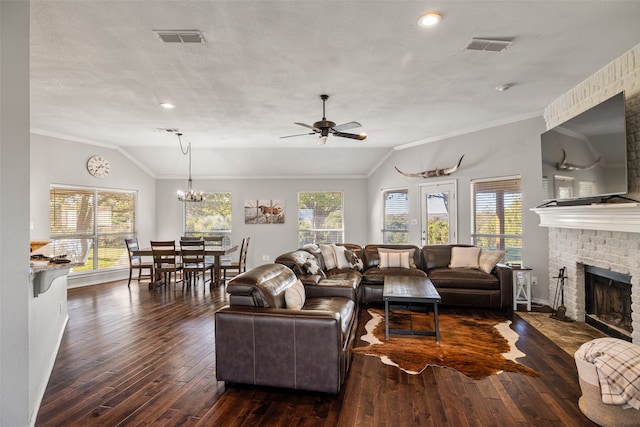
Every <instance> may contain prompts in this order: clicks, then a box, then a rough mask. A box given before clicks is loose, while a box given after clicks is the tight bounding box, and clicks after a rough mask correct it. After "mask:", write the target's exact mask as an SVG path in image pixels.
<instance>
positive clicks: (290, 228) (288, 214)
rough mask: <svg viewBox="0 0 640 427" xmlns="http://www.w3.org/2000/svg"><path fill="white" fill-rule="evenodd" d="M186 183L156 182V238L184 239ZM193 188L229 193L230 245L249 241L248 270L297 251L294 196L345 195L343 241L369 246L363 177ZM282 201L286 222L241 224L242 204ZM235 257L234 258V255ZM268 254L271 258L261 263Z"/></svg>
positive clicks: (201, 183)
mask: <svg viewBox="0 0 640 427" xmlns="http://www.w3.org/2000/svg"><path fill="white" fill-rule="evenodd" d="M186 185H187V182H186V179H185V180H168V179H167V180H164V179H161V180H157V183H156V194H157V207H156V212H157V218H156V221H157V229H156V231H157V233H156V237H157V238H158V239H175V240H177V239H179V238H180V236H181V235H182V231H183V230H182V226H183V204H182V203H180V202H178V200H177V198H176V193H177V191H178V190H184V189H185V188H186ZM193 188H194V190H195V191H203V192H230V193H231V203H232V212H233V224H232V230H233V231H232V241H233V243H235V244H238V245H239V244H240V243H241V242H242V239H243V238H244V237H247V236H249V237H251V243H250V245H249V253H248V255H247V267H248V268H251V267H255V266H257V265H260V264H265V263H269V262H273V260H274V258H275V257H277V256H278V255H280V254H282V253H284V252H288V251H292V250H294V249H296V248H297V247H298V240H297V238H298V237H297V236H298V192H302V191H343V192H344V200H345V202H344V226H345V241H346V242H350V243H356V244H365V243H367V223H368V217H369V209H368V204H367V180H366V179H265V180H260V179H224V180H222V179H221V180H214V179H206V180H201V179H197V178H194V181H193ZM257 199H267V200H268V199H279V200H284V201H285V203H286V205H285V222H284V224H245V223H244V202H245V200H257ZM233 256H234V258H235V255H233ZM263 256H268V257H269V260H263V259H262V257H263Z"/></svg>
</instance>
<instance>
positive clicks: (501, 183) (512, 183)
mask: <svg viewBox="0 0 640 427" xmlns="http://www.w3.org/2000/svg"><path fill="white" fill-rule="evenodd" d="M471 206H472V209H471V239H472V243H473V244H474V245H477V246H480V247H482V248H484V249H501V250H504V251H506V255H505V260H506V261H515V262H522V192H521V190H520V177H514V178H506V179H494V180H476V181H472V182H471Z"/></svg>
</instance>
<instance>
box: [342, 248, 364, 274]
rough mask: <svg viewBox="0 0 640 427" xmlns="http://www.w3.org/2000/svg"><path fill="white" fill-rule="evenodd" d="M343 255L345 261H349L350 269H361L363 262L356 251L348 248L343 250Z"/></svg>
mask: <svg viewBox="0 0 640 427" xmlns="http://www.w3.org/2000/svg"><path fill="white" fill-rule="evenodd" d="M344 256H345V257H347V261H349V265H350V266H351V268H352V269H354V270H356V271H362V268H363V267H364V264H363V263H362V260H361V259H360V258H359V257H358V255H356V253H355V252H354V251H352V250H350V249H346V250H345V251H344Z"/></svg>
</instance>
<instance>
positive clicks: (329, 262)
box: [320, 245, 338, 271]
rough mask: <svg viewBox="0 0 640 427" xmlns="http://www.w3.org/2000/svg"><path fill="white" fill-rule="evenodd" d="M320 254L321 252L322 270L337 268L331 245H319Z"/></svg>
mask: <svg viewBox="0 0 640 427" xmlns="http://www.w3.org/2000/svg"><path fill="white" fill-rule="evenodd" d="M320 252H322V258H323V259H324V268H326V269H327V271H328V270H333V269H334V268H336V267H337V266H338V263H337V262H336V253H335V251H334V250H333V247H331V245H320Z"/></svg>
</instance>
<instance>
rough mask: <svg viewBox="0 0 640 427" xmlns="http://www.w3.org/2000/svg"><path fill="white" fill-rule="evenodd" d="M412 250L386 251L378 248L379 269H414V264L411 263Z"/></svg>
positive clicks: (386, 249)
mask: <svg viewBox="0 0 640 427" xmlns="http://www.w3.org/2000/svg"><path fill="white" fill-rule="evenodd" d="M414 252H415V250H414V249H388V248H378V257H379V259H380V260H379V263H378V267H380V268H390V267H398V268H416V264H415V263H414V262H413V254H414Z"/></svg>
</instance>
